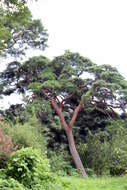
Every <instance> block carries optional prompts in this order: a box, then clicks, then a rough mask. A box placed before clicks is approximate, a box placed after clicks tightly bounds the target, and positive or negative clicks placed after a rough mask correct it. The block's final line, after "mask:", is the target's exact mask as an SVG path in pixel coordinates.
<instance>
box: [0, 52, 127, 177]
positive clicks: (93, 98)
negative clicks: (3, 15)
mask: <svg viewBox="0 0 127 190" xmlns="http://www.w3.org/2000/svg"><path fill="white" fill-rule="evenodd" d="M11 67H12V68H13V70H12V69H11ZM1 77H2V78H1V79H2V81H3V83H4V84H6V85H8V86H6V88H4V90H3V93H4V94H6V93H7V91H8V92H9V90H10V92H9V93H11V92H12V91H14V90H17V89H18V90H19V91H20V92H25V91H26V90H29V91H32V95H33V98H34V99H35V98H36V97H41V98H42V102H43V100H44V99H45V100H46V101H49V102H50V104H51V106H52V108H53V109H54V110H55V112H56V114H57V115H58V117H59V120H60V123H61V127H62V128H63V130H64V131H65V133H66V136H67V139H68V145H69V149H70V153H71V155H72V158H73V161H74V163H75V165H76V168H77V169H78V170H79V172H80V173H81V175H82V176H83V177H85V176H86V172H85V169H84V167H83V164H82V161H81V159H80V156H79V154H78V151H77V149H76V145H75V140H74V136H73V129H74V124H75V122H76V120H77V119H78V114H79V112H80V111H81V110H82V109H84V110H87V109H95V110H98V111H100V112H102V113H103V114H106V115H107V116H108V117H110V118H113V117H114V115H115V110H116V109H120V110H122V111H123V112H125V111H126V107H127V90H126V89H127V81H125V80H124V78H123V77H122V76H121V75H120V74H119V72H118V71H117V69H116V68H114V67H111V66H110V65H96V64H94V63H92V62H91V61H90V60H89V59H87V58H84V57H82V56H80V55H79V54H78V53H71V52H69V51H67V52H65V54H64V55H62V56H58V57H56V58H55V59H54V60H52V61H50V60H48V59H47V58H45V57H43V56H41V57H34V58H31V59H30V60H29V61H26V62H25V63H24V64H23V65H20V64H19V63H17V62H14V63H11V64H10V66H9V67H8V69H7V70H6V71H5V72H4V73H3V74H2V75H1ZM14 84H15V85H14ZM11 85H13V87H14V88H10V89H9V87H11ZM6 89H7V90H6ZM65 112H66V113H67V112H68V117H65ZM38 117H41V114H40V113H38Z"/></svg>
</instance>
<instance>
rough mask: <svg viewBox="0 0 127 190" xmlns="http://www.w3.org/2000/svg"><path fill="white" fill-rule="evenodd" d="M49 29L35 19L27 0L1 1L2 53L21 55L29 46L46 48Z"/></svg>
mask: <svg viewBox="0 0 127 190" xmlns="http://www.w3.org/2000/svg"><path fill="white" fill-rule="evenodd" d="M47 38H48V35H47V31H46V30H45V29H44V26H43V25H42V23H41V22H40V20H33V19H32V15H31V12H30V10H29V8H28V7H27V4H26V1H25V0H14V1H13V0H9V1H6V0H3V1H1V2H0V55H2V54H4V55H7V54H10V55H13V56H19V55H20V54H24V53H25V50H26V49H28V48H39V49H42V50H44V49H45V47H46V46H47V45H46V42H47Z"/></svg>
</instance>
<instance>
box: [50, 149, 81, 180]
mask: <svg viewBox="0 0 127 190" xmlns="http://www.w3.org/2000/svg"><path fill="white" fill-rule="evenodd" d="M49 158H50V159H49V161H50V165H51V169H52V171H53V172H55V173H56V174H57V175H59V176H66V175H70V176H79V174H78V171H77V170H76V169H75V168H74V167H73V164H72V159H71V157H70V155H69V154H68V152H66V151H62V152H57V153H55V152H50V156H49Z"/></svg>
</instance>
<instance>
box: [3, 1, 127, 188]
mask: <svg viewBox="0 0 127 190" xmlns="http://www.w3.org/2000/svg"><path fill="white" fill-rule="evenodd" d="M0 10H1V14H0V25H1V27H0V56H1V63H0V64H4V63H2V60H4V59H6V60H7V61H8V60H9V58H10V57H11V58H13V61H11V62H9V61H8V64H7V66H6V69H4V70H3V71H1V72H0V98H1V99H4V98H5V97H6V96H8V97H9V96H10V97H11V95H12V94H15V97H16V98H17V99H18V97H19V95H20V97H21V96H22V103H19V104H13V102H11V98H10V102H11V105H10V107H9V108H8V109H6V108H4V109H2V108H1V110H0V188H1V189H3V190H4V189H6V190H9V189H14V190H16V189H19V190H20V189H21V190H22V189H26V190H27V189H33V190H41V189H42V190H50V189H54V190H58V189H61V190H62V189H65V190H71V189H75V190H76V189H78V187H73V184H71V182H69V181H68V179H69V177H70V176H72V177H75V179H76V180H77V179H79V180H86V187H87V183H88V187H89V181H88V176H89V177H90V178H93V177H95V178H96V180H99V177H100V176H109V177H112V176H123V175H125V178H126V173H127V115H126V109H127V81H126V80H125V79H124V77H123V76H122V75H121V74H120V73H119V71H118V70H117V69H116V68H115V67H112V66H111V65H104V64H103V65H98V64H96V63H93V62H92V61H91V60H90V59H88V58H86V57H84V56H83V55H80V54H79V53H75V52H71V51H69V50H67V51H65V53H64V54H63V55H59V56H57V57H55V58H53V59H49V58H48V57H46V56H44V55H43V51H44V50H45V48H47V47H48V42H47V41H48V32H47V30H46V29H45V27H44V26H43V24H42V23H41V21H40V20H36V19H34V18H33V17H32V15H31V12H30V10H29V8H28V6H27V2H26V1H25V0H8V1H6V0H3V1H0ZM28 49H33V50H34V49H39V50H41V51H42V53H41V56H34V57H31V58H29V59H27V60H26V61H24V58H26V57H27V50H28ZM17 58H18V59H17ZM21 58H22V59H21ZM17 60H18V61H17ZM81 177H82V178H83V179H81ZM123 178H124V177H123ZM117 179H119V178H117ZM81 183H82V181H81ZM94 183H95V182H93V184H94ZM97 183H98V184H101V182H99V181H97ZM107 184H108V182H107ZM84 188H85V186H84ZM91 188H92V187H91ZM93 188H94V187H93ZM102 188H103V187H102ZM81 189H82V188H81ZM94 189H96V188H94ZM103 189H104V188H103ZM98 190H99V188H98ZM121 190H122V189H121Z"/></svg>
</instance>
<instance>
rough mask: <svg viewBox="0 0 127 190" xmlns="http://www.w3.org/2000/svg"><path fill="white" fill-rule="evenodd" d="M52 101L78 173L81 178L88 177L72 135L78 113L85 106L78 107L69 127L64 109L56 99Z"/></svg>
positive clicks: (51, 99) (80, 104)
mask: <svg viewBox="0 0 127 190" xmlns="http://www.w3.org/2000/svg"><path fill="white" fill-rule="evenodd" d="M50 101H51V104H52V106H53V108H54V109H55V110H56V112H57V114H58V116H59V119H60V123H61V126H62V128H63V129H64V131H65V133H66V135H67V139H68V143H69V149H70V153H71V155H72V159H73V161H74V164H75V166H76V168H77V169H78V171H79V172H80V174H81V176H82V177H86V172H85V169H84V166H83V164H82V161H81V159H80V156H79V154H78V151H77V149H76V146H75V140H74V137H73V133H72V128H73V125H74V122H75V120H76V118H77V115H78V112H79V111H80V110H81V108H82V105H83V104H82V101H80V103H79V105H78V106H77V107H76V109H75V111H74V113H73V116H72V119H71V121H70V123H69V125H67V123H66V121H65V118H64V115H63V112H62V107H61V106H58V104H57V102H56V101H55V99H54V98H53V97H51V98H50Z"/></svg>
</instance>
